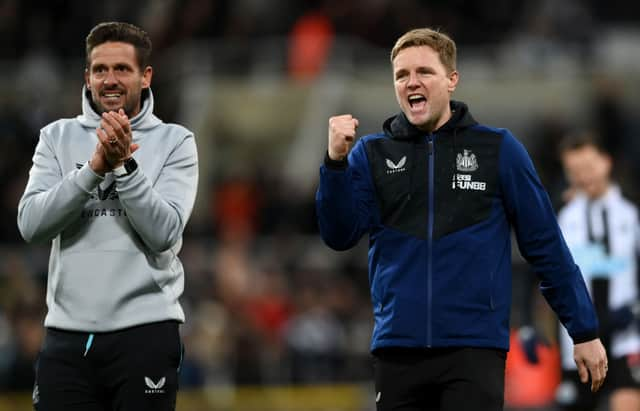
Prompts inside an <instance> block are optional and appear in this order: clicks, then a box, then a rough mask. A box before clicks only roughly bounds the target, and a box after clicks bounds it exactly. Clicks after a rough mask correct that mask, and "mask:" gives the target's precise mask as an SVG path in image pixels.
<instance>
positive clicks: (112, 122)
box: [102, 112, 125, 138]
mask: <svg viewBox="0 0 640 411" xmlns="http://www.w3.org/2000/svg"><path fill="white" fill-rule="evenodd" d="M102 118H103V121H105V122H106V123H107V124H108V125H109V126H110V127H111V129H113V132H114V133H115V135H116V136H118V138H123V137H125V131H124V129H123V127H122V124H120V116H118V115H117V114H116V113H114V112H109V113H104V114H102Z"/></svg>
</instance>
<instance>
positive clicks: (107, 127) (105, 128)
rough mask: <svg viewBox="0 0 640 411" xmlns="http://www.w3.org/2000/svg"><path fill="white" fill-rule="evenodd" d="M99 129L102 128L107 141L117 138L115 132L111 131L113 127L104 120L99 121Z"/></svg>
mask: <svg viewBox="0 0 640 411" xmlns="http://www.w3.org/2000/svg"><path fill="white" fill-rule="evenodd" d="M100 128H102V130H103V131H104V132H105V134H106V135H107V137H108V138H107V140H110V139H111V138H112V137H113V138H117V137H118V136H116V132H115V130H114V129H113V126H112V125H111V124H110V123H109V122H108V121H107V120H106V119H104V117H103V119H102V120H100Z"/></svg>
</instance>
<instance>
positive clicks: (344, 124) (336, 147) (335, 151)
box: [328, 114, 358, 160]
mask: <svg viewBox="0 0 640 411" xmlns="http://www.w3.org/2000/svg"><path fill="white" fill-rule="evenodd" d="M357 128H358V119H357V118H355V117H353V116H352V115H351V114H343V115H341V116H334V117H331V118H330V119H329V149H328V152H329V158H330V159H332V160H343V159H344V158H345V157H346V156H347V154H349V149H350V148H351V145H352V144H353V140H354V139H355V137H356V129H357Z"/></svg>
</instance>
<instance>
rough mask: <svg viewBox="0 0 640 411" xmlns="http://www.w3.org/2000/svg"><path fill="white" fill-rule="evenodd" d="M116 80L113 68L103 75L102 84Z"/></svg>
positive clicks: (113, 82) (115, 81)
mask: <svg viewBox="0 0 640 411" xmlns="http://www.w3.org/2000/svg"><path fill="white" fill-rule="evenodd" d="M117 82H118V79H117V77H116V74H115V72H114V71H113V70H109V71H107V74H106V76H105V77H104V84H115V83H117Z"/></svg>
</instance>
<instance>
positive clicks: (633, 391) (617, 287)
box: [556, 131, 640, 411]
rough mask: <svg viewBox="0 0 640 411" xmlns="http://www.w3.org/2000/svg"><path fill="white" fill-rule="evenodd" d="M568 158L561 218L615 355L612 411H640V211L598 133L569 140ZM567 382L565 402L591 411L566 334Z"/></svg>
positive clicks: (595, 399) (592, 402) (561, 397)
mask: <svg viewBox="0 0 640 411" xmlns="http://www.w3.org/2000/svg"><path fill="white" fill-rule="evenodd" d="M560 158H561V161H562V165H563V167H564V170H565V174H566V177H567V180H568V182H569V185H570V188H569V189H568V191H567V193H566V196H565V198H566V200H568V201H567V203H566V204H565V205H564V207H563V208H562V209H561V210H560V212H559V214H558V221H559V223H560V228H561V229H562V232H563V234H564V236H565V238H566V241H567V244H568V246H569V248H570V250H571V251H572V253H573V255H574V257H575V259H576V262H577V263H578V265H579V266H580V268H581V270H582V274H583V276H584V278H585V281H586V283H587V286H588V288H589V291H590V293H591V297H592V300H593V303H594V305H595V307H596V311H597V313H598V318H599V319H600V326H601V337H602V341H603V343H604V346H605V347H606V349H607V352H608V353H609V357H610V363H609V364H610V369H609V378H608V382H607V385H606V390H603V392H604V393H605V394H608V397H609V409H610V410H612V411H624V410H640V333H639V328H638V327H639V325H640V300H639V297H640V296H639V294H638V290H639V285H640V278H639V277H638V266H637V258H638V252H639V251H640V242H639V240H640V237H639V229H640V225H639V221H638V209H637V207H636V206H635V205H634V204H633V203H631V202H630V201H629V200H628V199H627V198H625V196H624V195H623V194H622V192H621V190H620V187H619V186H618V185H617V184H616V183H615V182H614V181H613V180H612V169H613V160H612V158H611V156H610V154H609V153H608V152H607V151H606V149H605V148H604V146H603V145H602V142H601V140H600V139H599V138H598V136H597V135H596V134H595V133H593V132H591V131H578V132H574V133H571V134H569V135H567V136H566V137H565V138H564V139H563V140H562V141H561V143H560ZM560 343H561V353H562V356H561V357H562V368H563V382H562V383H561V384H560V386H559V388H558V391H557V396H556V397H557V401H558V405H559V406H560V407H561V408H562V409H563V410H567V411H569V410H570V411H577V410H580V411H589V410H595V409H596V408H597V407H598V404H599V402H600V401H602V398H601V396H593V395H591V394H590V393H589V392H588V391H587V390H585V389H584V388H583V387H582V386H581V385H580V384H578V381H577V380H576V378H575V364H574V362H573V355H572V352H571V339H570V338H569V336H568V335H567V333H566V331H565V330H560Z"/></svg>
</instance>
